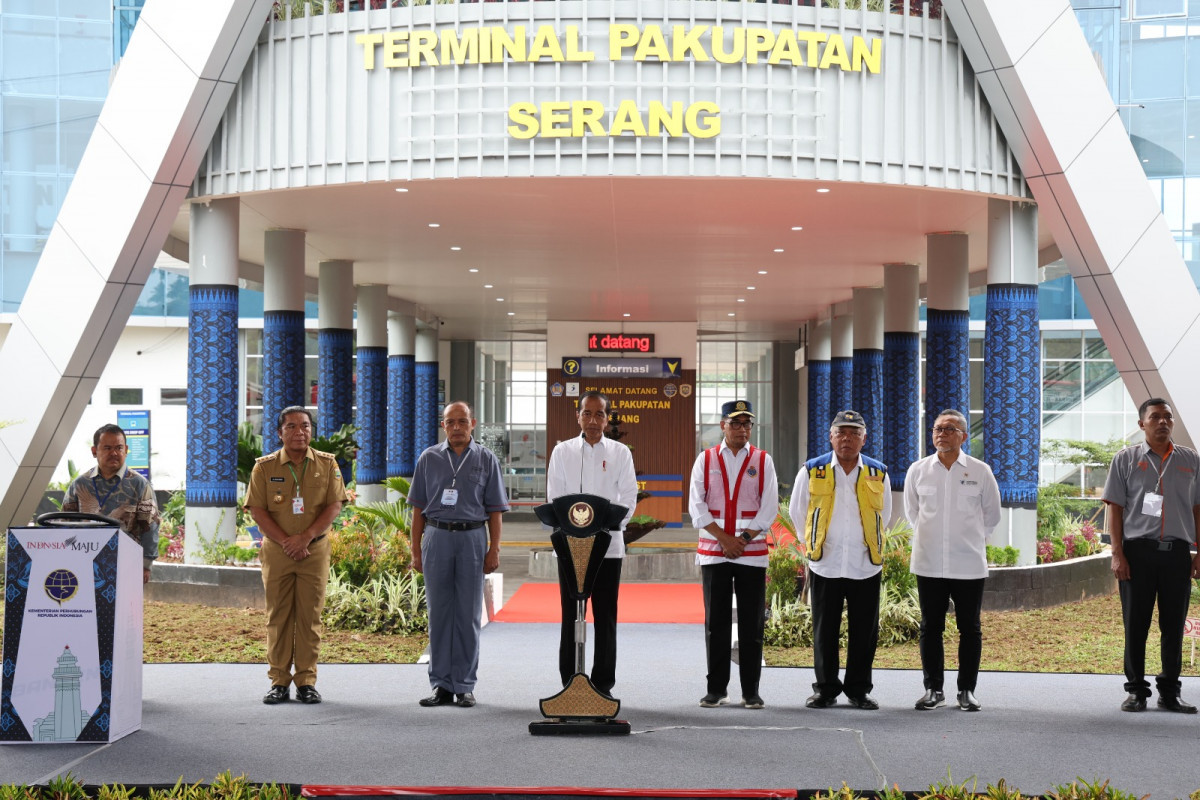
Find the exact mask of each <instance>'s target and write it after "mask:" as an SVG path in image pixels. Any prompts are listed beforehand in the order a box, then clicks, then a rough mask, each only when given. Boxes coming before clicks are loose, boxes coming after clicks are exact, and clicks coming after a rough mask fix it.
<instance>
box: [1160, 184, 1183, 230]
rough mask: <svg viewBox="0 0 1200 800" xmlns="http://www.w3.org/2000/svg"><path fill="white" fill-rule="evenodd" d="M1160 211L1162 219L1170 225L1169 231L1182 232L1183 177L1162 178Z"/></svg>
mask: <svg viewBox="0 0 1200 800" xmlns="http://www.w3.org/2000/svg"><path fill="white" fill-rule="evenodd" d="M1162 213H1163V219H1165V220H1166V222H1167V224H1168V225H1169V226H1171V233H1173V234H1174V235H1176V236H1179V235H1180V234H1182V233H1183V178H1164V179H1163V180H1162Z"/></svg>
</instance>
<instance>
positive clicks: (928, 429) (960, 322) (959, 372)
mask: <svg viewBox="0 0 1200 800" xmlns="http://www.w3.org/2000/svg"><path fill="white" fill-rule="evenodd" d="M925 241H926V253H927V259H928V265H929V267H928V270H929V274H928V281H927V286H928V296H929V299H928V311H927V314H926V324H925V427H924V430H925V433H924V436H925V453H926V454H927V455H928V454H931V453H933V452H934V447H933V430H932V429H933V421H934V420H936V419H937V417H938V414H939V413H941V412H942V411H943V410H945V409H951V408H952V409H955V410H957V411H961V412H962V413H963V414H965V415H968V419H970V416H969V415H970V413H971V407H970V399H971V372H970V357H971V352H970V333H969V329H968V323H969V322H970V314H969V312H968V310H967V309H968V277H969V276H968V261H967V235H966V234H965V233H931V234H929V235H928V236H927V237H926V240H925ZM968 433H969V432H968ZM970 446H971V438H970V436H968V437H967V440H966V441H965V442H963V447H962V449H963V451H964V452H970Z"/></svg>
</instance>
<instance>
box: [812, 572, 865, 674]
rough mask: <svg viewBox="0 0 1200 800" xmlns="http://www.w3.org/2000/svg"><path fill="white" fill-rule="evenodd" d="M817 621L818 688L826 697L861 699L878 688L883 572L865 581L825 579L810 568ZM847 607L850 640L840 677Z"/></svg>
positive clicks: (814, 642)
mask: <svg viewBox="0 0 1200 800" xmlns="http://www.w3.org/2000/svg"><path fill="white" fill-rule="evenodd" d="M808 581H809V585H810V586H811V589H810V591H811V596H812V619H813V672H814V673H816V678H817V680H816V682H815V683H813V691H815V692H819V693H820V694H821V695H823V696H825V697H837V696H838V695H839V694H841V693H842V692H845V693H846V696H847V697H861V696H863V695H864V694H867V693H869V692H870V691H871V690H872V689H874V688H875V684H874V683H873V682H872V680H871V666H872V664H873V663H874V662H875V647H876V645H878V644H879V590H880V586H881V585H882V581H883V575H882V573H876V574H875V575H872V576H871V577H869V578H863V579H861V580H858V579H854V578H822V577H821V576H820V575H817V574H816V573H815V572H813V571H812V570H809V571H808ZM843 606H845V608H846V618H847V622H848V623H849V632H850V641H849V644H848V645H847V647H846V680H845V681H839V680H838V669H839V653H838V634H839V632H840V629H841V626H842V607H843Z"/></svg>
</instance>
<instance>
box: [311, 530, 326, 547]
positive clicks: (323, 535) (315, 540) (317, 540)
mask: <svg viewBox="0 0 1200 800" xmlns="http://www.w3.org/2000/svg"><path fill="white" fill-rule="evenodd" d="M324 538H325V534H323V533H322V534H321V535H320V536H318V537H316V538H315V539H313V540H312V541H311V542H309V544H316V543H317V542H319V541H321V540H322V539H324Z"/></svg>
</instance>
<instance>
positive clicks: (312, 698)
mask: <svg viewBox="0 0 1200 800" xmlns="http://www.w3.org/2000/svg"><path fill="white" fill-rule="evenodd" d="M296 699H297V700H299V701H300V702H301V703H308V704H309V705H310V706H311V705H315V704H317V703H319V702H321V693H320V692H318V691H317V687H315V686H297V687H296Z"/></svg>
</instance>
